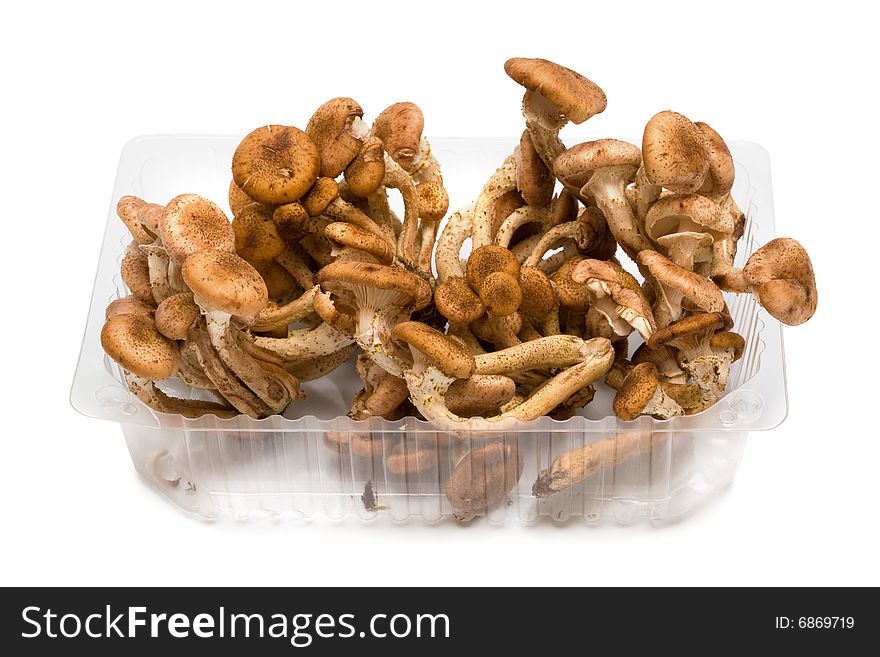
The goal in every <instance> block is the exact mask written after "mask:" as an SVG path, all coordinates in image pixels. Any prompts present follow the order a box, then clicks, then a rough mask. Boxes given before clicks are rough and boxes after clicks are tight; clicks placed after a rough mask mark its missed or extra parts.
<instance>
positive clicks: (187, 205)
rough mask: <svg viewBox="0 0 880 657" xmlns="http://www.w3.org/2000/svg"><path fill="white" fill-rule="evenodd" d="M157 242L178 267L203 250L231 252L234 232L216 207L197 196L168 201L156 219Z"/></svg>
mask: <svg viewBox="0 0 880 657" xmlns="http://www.w3.org/2000/svg"><path fill="white" fill-rule="evenodd" d="M158 229H159V238H160V239H161V240H162V246H163V247H165V251H166V252H167V253H168V257H169V258H171V260H173V261H175V262H177V263H178V264H183V262H184V261H185V260H186V259H187V258H188V257H189V256H191V255H192V254H193V253H197V252H199V251H204V250H205V249H217V250H221V251H228V252H230V253H233V252H234V251H235V231H234V230H233V228H232V225H231V224H230V223H229V219H228V218H227V217H226V214H225V213H224V212H223V210H221V209H220V208H219V207H218V206H217V205H215V204H214V203H212V202H211V201H209V200H208V199H206V198H203V197H201V196H199V195H198V194H181V195H180V196H175V197H174V198H173V199H171V200H170V201H169V202H168V204H167V205H166V206H165V210H164V212H163V213H162V216H161V217H160V218H159V226H158Z"/></svg>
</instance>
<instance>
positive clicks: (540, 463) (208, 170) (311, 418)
mask: <svg viewBox="0 0 880 657" xmlns="http://www.w3.org/2000/svg"><path fill="white" fill-rule="evenodd" d="M237 143H238V138H237V137H232V136H184V137H182V136H150V137H142V138H139V139H136V140H134V141H132V142H130V143H129V144H128V145H126V147H125V148H124V150H123V152H122V158H121V161H120V165H119V171H118V175H117V178H116V185H115V188H114V192H113V200H114V205H113V206H112V207H111V210H110V212H109V215H108V219H107V227H106V229H105V231H104V242H103V246H102V249H101V256H100V262H99V263H98V273H97V276H96V279H95V288H94V293H93V295H92V300H91V306H90V309H89V316H88V324H87V326H86V330H85V337H84V339H83V345H82V351H81V353H80V359H79V363H78V365H77V369H76V374H75V377H74V381H73V386H72V390H71V396H70V399H71V403H72V405H73V406H74V408H76V409H77V410H78V411H79V412H81V413H83V414H84V415H87V416H90V417H95V418H100V419H103V420H111V421H113V422H118V423H119V424H120V425H121V426H122V432H123V434H124V436H125V440H126V443H127V445H128V449H129V451H130V453H131V457H132V460H133V462H134V465H135V467H136V468H137V470H138V472H140V473H141V474H142V475H143V477H144V478H145V479H146V480H147V481H149V482H150V483H151V484H153V485H154V486H155V488H156V489H157V490H159V491H160V492H161V493H162V494H164V495H166V496H167V497H168V498H170V499H171V500H172V501H174V502H175V503H176V504H177V505H178V506H179V507H180V508H182V509H184V510H186V511H188V512H191V513H193V514H195V515H197V516H200V517H202V518H206V519H209V518H214V517H216V516H218V515H221V514H230V515H232V516H233V517H235V518H239V519H247V518H250V517H254V516H282V515H292V516H300V517H309V516H313V515H315V514H324V515H326V516H329V517H331V518H342V517H344V516H346V515H349V514H355V515H357V516H359V517H360V518H363V519H365V520H368V519H371V518H375V517H376V516H377V515H378V514H387V515H388V516H390V517H391V518H393V519H394V520H397V521H404V520H407V519H409V518H412V517H418V518H421V519H423V520H424V521H427V522H437V521H441V520H443V519H444V518H448V517H451V516H453V513H452V508H451V505H450V503H449V501H448V500H447V497H446V493H445V486H446V481H447V479H448V477H449V474H450V472H451V469H452V468H453V467H454V466H455V464H456V462H457V461H458V460H459V459H460V458H461V457H462V455H463V454H465V453H466V452H467V451H468V449H470V448H471V447H473V446H478V445H481V444H483V443H485V442H486V441H487V440H503V441H505V443H507V444H511V445H515V446H516V447H517V448H518V449H519V451H520V454H521V455H522V458H523V463H524V467H523V473H522V476H521V477H520V479H519V482H518V484H517V485H516V487H515V488H514V489H513V490H512V491H511V492H510V494H509V495H508V496H507V503H504V501H502V502H501V503H498V504H495V505H494V506H492V507H490V508H489V509H488V510H487V511H486V512H485V513H480V514H478V515H485V516H487V517H488V519H489V520H490V521H493V522H503V521H505V520H506V519H510V518H517V519H519V520H520V521H523V522H534V521H537V520H538V519H540V518H542V517H549V518H552V519H553V520H555V521H566V520H568V519H570V518H575V517H579V518H582V519H583V520H584V521H586V522H587V523H590V524H592V523H598V522H600V521H601V520H603V519H614V520H615V521H617V522H621V523H626V522H631V521H635V520H639V519H648V520H651V521H663V520H667V519H671V518H676V517H679V516H681V515H683V514H685V513H687V512H689V511H691V510H692V509H694V508H695V507H697V506H699V505H700V504H702V503H704V502H705V501H706V500H707V499H709V498H711V497H712V496H713V495H715V494H716V493H717V492H718V491H720V490H721V489H723V488H724V487H725V486H727V485H728V484H729V483H730V482H731V481H732V480H733V478H734V476H735V474H736V469H737V466H738V465H739V462H740V459H741V458H742V454H743V450H744V448H745V443H746V437H747V436H748V433H749V432H750V431H760V430H766V429H771V428H773V427H775V426H777V425H778V424H779V423H780V422H782V420H784V419H785V416H786V413H787V399H786V381H785V362H784V358H783V347H782V331H781V326H780V324H779V322H777V321H776V320H775V319H773V318H772V317H770V316H769V315H768V314H767V313H766V312H765V311H763V310H762V309H761V308H760V306H758V305H757V303H756V302H755V301H754V299H753V298H752V297H751V296H750V295H739V296H737V295H726V296H727V302H728V304H729V307H730V310H731V313H732V314H733V317H734V320H735V324H734V330H736V331H737V332H739V333H740V334H742V335H743V337H744V338H745V342H746V347H745V351H744V354H743V357H742V359H741V360H739V361H738V362H736V363H734V366H733V368H732V371H731V375H730V385H729V388H728V392H727V394H726V395H725V396H724V398H723V399H721V400H720V401H719V402H718V403H716V404H715V405H714V406H712V407H711V408H709V409H707V410H706V411H704V412H702V413H699V414H697V415H692V416H687V417H676V418H673V419H670V420H663V421H659V420H654V419H652V418H650V417H641V418H638V419H637V420H635V421H632V422H623V421H621V420H619V419H617V418H616V417H614V416H613V415H612V414H611V411H610V408H611V404H610V402H611V398H612V394H611V391H610V390H609V389H607V388H606V387H605V386H604V384H597V385H596V389H597V390H596V398H595V399H594V401H593V402H592V403H591V404H589V405H588V406H587V407H586V408H585V409H584V410H583V416H576V417H573V418H571V419H569V420H566V421H556V420H553V419H550V418H546V417H545V418H541V419H538V420H534V421H531V422H519V423H516V424H505V425H503V426H498V425H493V424H489V423H486V422H484V421H477V422H473V423H469V424H468V425H467V426H466V427H463V428H462V430H460V431H456V432H455V433H452V432H445V431H438V430H437V429H436V428H434V427H432V426H431V424H429V423H427V422H424V421H420V420H416V419H414V418H405V419H403V420H400V421H397V422H390V421H386V420H384V419H381V418H372V419H370V420H366V421H354V420H351V419H349V418H348V417H346V415H345V413H346V412H347V411H348V409H349V407H350V403H351V400H352V397H353V395H354V393H355V392H356V391H357V390H358V389H359V388H360V387H361V385H360V380H359V379H358V377H357V375H356V374H355V372H354V368H353V364H352V362H350V363H347V364H346V365H345V366H343V367H340V368H339V369H337V370H336V371H335V372H333V373H332V374H331V375H329V376H327V377H324V378H323V379H320V380H317V381H312V382H308V383H305V384H303V388H304V390H305V391H306V393H307V394H308V398H307V399H306V400H305V401H297V402H294V403H293V404H292V405H291V406H290V408H289V409H288V411H287V413H286V416H283V417H282V416H275V417H270V418H267V419H263V420H252V419H250V418H248V417H245V416H241V417H237V418H232V419H228V420H220V419H218V418H216V417H215V416H213V415H211V416H206V417H202V418H199V419H195V420H190V419H186V418H183V417H180V416H176V415H167V414H163V413H157V412H155V411H153V410H151V409H150V408H148V407H146V406H145V405H144V404H142V403H141V402H140V401H139V400H138V399H136V398H135V397H134V396H133V395H132V394H131V393H129V391H128V389H127V388H126V386H125V384H124V382H123V378H122V374H121V371H120V369H119V368H118V366H116V365H115V364H114V363H113V362H112V361H111V360H110V359H109V358H107V356H106V355H105V354H104V352H103V350H102V348H101V345H100V339H99V336H100V330H101V326H102V323H103V317H104V308H105V307H106V305H107V304H108V303H109V302H110V301H111V300H112V299H114V298H117V297H118V296H122V295H125V294H126V291H125V288H124V285H123V283H122V281H121V279H120V276H119V262H120V260H121V258H122V256H123V254H124V250H125V246H126V244H127V243H128V241H129V237H128V235H127V232H126V229H125V227H124V226H123V224H122V222H121V221H119V219H118V218H117V217H116V214H115V201H116V199H118V198H119V197H120V196H123V195H125V194H136V195H138V196H140V197H142V198H145V199H147V200H150V201H157V202H164V201H165V200H167V199H169V198H171V197H173V196H175V195H177V194H179V193H183V192H195V193H198V194H202V195H204V196H207V197H208V198H211V199H214V200H216V201H217V202H220V203H221V205H223V203H222V201H223V199H225V198H226V191H227V186H228V183H229V178H230V173H229V163H230V161H231V157H232V153H233V151H234V149H235V146H236V145H237ZM514 145H515V144H514V143H513V142H508V141H502V140H480V139H436V140H433V143H432V148H433V149H434V151H435V152H436V154H437V157H438V159H439V161H440V163H441V164H442V166H443V172H444V182H445V183H446V185H447V188H448V191H449V195H450V198H451V199H452V202H453V204H455V203H458V204H463V203H465V202H467V201H469V200H471V199H473V198H475V197H476V196H477V194H478V193H479V190H480V189H481V187H482V185H483V182H484V181H485V180H486V179H487V178H488V177H489V175H490V174H491V173H492V171H494V169H495V168H496V167H497V166H499V165H500V163H501V162H502V161H503V160H504V158H505V157H506V156H507V155H508V154H509V153H510V152H511V150H512V148H513V146H514ZM730 146H731V150H732V152H733V156H734V159H735V161H736V168H737V175H736V186H735V187H734V192H733V193H734V197H735V199H736V201H737V203H738V204H739V205H740V207H742V208H743V209H744V210H745V211H746V213H747V215H748V222H747V225H746V231H745V235H744V238H743V240H742V241H741V242H740V248H739V255H738V258H737V264H738V265H739V266H741V265H742V263H743V261H744V259H745V258H746V257H748V254H750V253H752V252H753V251H754V250H755V249H756V248H757V247H759V246H760V245H761V244H763V243H765V242H767V241H768V240H769V239H772V238H773V237H774V217H773V199H772V195H771V184H770V168H769V160H768V157H767V153H766V151H765V150H764V149H762V148H761V147H760V146H757V145H755V144H750V143H744V142H734V143H732V144H730ZM163 387H165V388H166V389H167V390H171V391H173V393H174V394H176V395H178V396H181V397H187V396H191V395H194V394H197V393H194V392H193V391H192V390H190V389H189V388H188V387H186V386H184V385H182V384H180V383H179V382H176V381H172V382H170V384H169V385H168V386H165V384H164V383H163ZM330 432H337V434H336V436H337V437H341V438H343V439H346V438H348V437H349V436H357V437H359V438H366V437H370V438H373V439H374V440H376V441H378V440H381V441H382V442H381V443H378V442H377V443H376V445H377V446H378V447H377V450H376V453H375V454H374V455H373V456H372V457H371V458H363V457H360V456H355V455H352V454H350V453H340V452H338V451H337V449H336V448H334V447H333V446H331V445H329V444H328V442H326V441H325V438H326V436H327V434H328V433H330ZM331 435H334V434H332V433H331ZM620 435H624V436H626V437H627V438H628V440H629V441H630V444H632V441H633V439H634V438H635V439H637V440H638V441H639V444H640V449H638V450H637V453H636V455H635V456H633V457H632V458H628V459H626V460H623V461H621V462H620V463H617V464H614V461H615V459H614V456H613V451H614V438H615V437H617V436H620ZM403 436H406V437H407V440H408V441H411V442H410V445H430V446H434V445H437V446H438V447H437V449H438V450H439V451H438V454H439V455H440V457H439V464H438V466H437V467H436V468H435V469H433V470H431V471H429V472H425V473H423V474H420V475H409V476H406V477H401V476H395V475H393V474H392V473H390V472H389V471H388V470H387V468H386V467H385V458H384V451H385V450H387V449H390V448H391V445H393V443H394V441H395V440H400V439H401V437H403ZM597 441H605V442H603V443H602V445H603V447H602V449H601V450H600V453H601V454H602V456H601V457H600V458H601V462H600V467H599V468H598V471H597V472H596V473H595V474H593V475H592V476H590V477H588V478H586V479H585V480H584V481H582V482H580V483H579V484H576V485H574V486H572V487H571V488H569V489H567V490H565V491H562V492H558V493H555V494H554V495H552V496H550V497H547V498H541V499H538V498H536V497H534V496H533V494H532V486H533V484H534V482H535V480H536V479H537V477H538V473H539V472H540V471H542V470H544V469H546V468H548V467H549V466H550V464H551V463H552V462H553V460H554V458H555V457H557V456H558V455H559V454H560V453H562V452H565V451H567V450H571V449H574V448H578V447H583V446H585V445H588V444H591V443H594V442H597ZM460 519H461V518H460Z"/></svg>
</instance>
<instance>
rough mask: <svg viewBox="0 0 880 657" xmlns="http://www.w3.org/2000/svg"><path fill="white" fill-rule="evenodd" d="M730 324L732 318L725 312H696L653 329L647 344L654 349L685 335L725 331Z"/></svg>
mask: <svg viewBox="0 0 880 657" xmlns="http://www.w3.org/2000/svg"><path fill="white" fill-rule="evenodd" d="M732 326H733V320H732V319H731V317H730V315H728V314H726V313H721V312H713V313H696V314H694V315H689V316H687V317H685V318H684V319H680V320H678V321H677V322H675V323H674V324H670V325H669V326H665V327H663V328H662V329H658V330H657V331H655V332H654V334H653V335H652V336H651V338H650V339H649V340H648V346H649V347H650V348H651V349H656V348H658V347H660V346H661V345H665V344H669V343H670V342H671V341H673V340H677V339H679V338H683V337H685V336H689V335H695V334H697V333H704V334H707V335H711V334H713V333H717V332H718V331H726V330H727V329H729V328H731V327H732Z"/></svg>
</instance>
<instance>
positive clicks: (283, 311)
mask: <svg viewBox="0 0 880 657" xmlns="http://www.w3.org/2000/svg"><path fill="white" fill-rule="evenodd" d="M320 289H321V288H320V286H318V285H315V286H314V287H311V288H309V289H308V290H306V291H305V292H304V293H303V294H301V295H300V296H299V297H297V298H296V299H294V300H293V301H291V302H290V303H286V304H284V305H283V306H279V305H277V304H273V303H271V302H270V303H269V305H268V306H266V307H265V308H263V310H261V311H260V314H259V315H257V320H256V321H255V322H254V324H253V325H252V326H251V327H250V329H251V330H252V331H258V332H262V331H272V330H274V329H276V328H286V327H287V326H288V325H289V324H293V323H294V322H299V321H302V320H303V319H305V318H306V317H308V316H309V315H310V314H312V313H313V312H314V306H313V305H312V302H313V300H314V298H315V294H317V293H318V292H319V291H320Z"/></svg>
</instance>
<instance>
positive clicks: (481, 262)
mask: <svg viewBox="0 0 880 657" xmlns="http://www.w3.org/2000/svg"><path fill="white" fill-rule="evenodd" d="M499 271H503V272H507V273H508V274H510V275H511V276H513V277H514V278H518V277H519V262H518V261H517V259H516V256H514V255H513V254H512V253H511V252H510V251H508V250H507V249H505V248H504V247H503V246H497V245H495V244H487V245H486V246H481V247H480V248H478V249H475V250H474V251H473V252H472V253H471V255H470V256H469V257H468V261H467V266H466V267H465V278H467V282H468V283H470V285H471V287H472V288H473V289H474V290H477V291H479V289H480V287H481V286H482V285H483V281H484V280H486V277H487V276H489V274H494V273H495V272H499Z"/></svg>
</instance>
